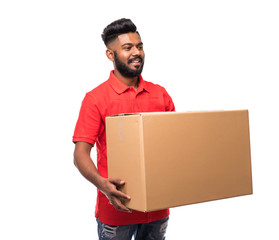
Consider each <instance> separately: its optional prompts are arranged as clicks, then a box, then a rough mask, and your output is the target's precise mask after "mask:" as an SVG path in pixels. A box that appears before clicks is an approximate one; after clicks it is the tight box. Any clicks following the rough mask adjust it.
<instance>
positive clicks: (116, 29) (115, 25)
mask: <svg viewBox="0 0 279 240" xmlns="http://www.w3.org/2000/svg"><path fill="white" fill-rule="evenodd" d="M130 32H132V33H137V34H139V33H138V31H137V27H136V25H135V24H134V23H133V22H132V21H131V20H130V19H126V18H121V19H118V20H116V21H114V22H112V23H111V24H109V25H108V26H107V27H106V28H105V29H104V31H103V34H102V39H103V41H104V43H105V45H106V46H108V45H109V43H111V42H112V41H113V40H115V39H116V38H117V37H118V35H120V34H124V33H130Z"/></svg>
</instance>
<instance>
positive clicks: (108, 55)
mask: <svg viewBox="0 0 279 240" xmlns="http://www.w3.org/2000/svg"><path fill="white" fill-rule="evenodd" d="M106 55H107V57H108V59H109V60H110V61H112V62H114V53H113V51H112V50H110V49H107V50H106Z"/></svg>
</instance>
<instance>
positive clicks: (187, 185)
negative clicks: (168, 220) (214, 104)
mask: <svg viewBox="0 0 279 240" xmlns="http://www.w3.org/2000/svg"><path fill="white" fill-rule="evenodd" d="M106 132H107V154H108V174H109V176H110V177H117V178H120V179H123V180H125V182H126V184H125V187H124V188H123V190H122V191H123V192H125V193H127V194H128V195H130V196H131V200H130V201H129V202H128V203H127V204H126V205H127V207H129V208H131V209H134V210H139V211H153V210H159V209H164V208H169V207H175V206H181V205H186V204H192V203H199V202H205V201H211V200H217V199H223V198H229V197H235V196H241V195H246V194H252V175H251V158H250V137H249V120H248V111H247V110H238V111H214V112H185V113H177V112H167V113H165V112H164V113H139V114H134V115H127V116H125V115H124V116H114V117H107V118H106Z"/></svg>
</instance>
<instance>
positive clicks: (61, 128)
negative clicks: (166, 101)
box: [0, 0, 279, 240]
mask: <svg viewBox="0 0 279 240" xmlns="http://www.w3.org/2000/svg"><path fill="white" fill-rule="evenodd" d="M277 2H278V1H270V0H265V1H259V0H254V1H248V0H241V1H240V0H234V1H221V0H219V1H217V0H212V1H202V0H196V1H178V0H172V1H162V0H161V1H115V0H114V1H89V0H88V1H82V0H81V1H71V0H67V1H63V0H48V1H38V0H37V1H35V0H33V1H31V0H26V1H13V0H6V1H5V0H4V1H1V3H0V79H1V87H0V98H1V99H0V100H1V102H0V104H1V109H0V112H1V120H0V121H1V124H0V135H1V138H0V139H1V140H0V141H1V142H0V147H1V151H0V153H1V155H0V159H1V165H0V185H1V189H0V190H1V197H0V220H1V223H0V226H1V231H0V239H4V240H9V239H29V240H33V239H34V240H35V239H36V240H37V239H40V240H44V239H47V240H49V239H84V240H86V239H88V240H89V239H97V235H96V222H95V219H94V205H95V196H96V193H95V192H96V191H95V187H94V186H93V185H91V184H90V183H89V182H87V181H86V180H85V179H84V178H83V177H82V176H81V175H80V173H79V172H78V171H77V169H76V168H75V167H74V165H73V157H72V153H73V149H74V144H73V143H72V142H71V138H72V134H73V130H74V126H75V122H76V120H77V117H78V112H79V108H80V104H81V101H82V99H83V97H84V95H85V93H86V92H87V91H90V90H91V89H93V88H94V87H96V86H97V85H98V84H100V83H101V82H103V81H105V80H106V79H107V78H108V76H109V71H110V70H111V69H112V64H111V62H109V60H107V59H106V56H105V47H104V45H103V42H102V40H101V37H100V35H101V33H102V30H103V28H104V27H105V26H106V25H107V24H109V23H110V22H112V21H114V20H116V19H118V18H121V17H126V18H131V19H132V20H133V21H134V22H135V24H136V25H137V27H138V30H139V32H140V34H141V36H142V40H143V42H144V48H145V52H146V62H145V69H144V72H143V76H144V78H145V79H146V80H148V81H152V82H154V83H158V84H160V85H162V86H164V87H165V88H166V89H167V90H168V92H169V94H170V95H171V96H172V98H173V101H174V102H175V104H176V110H177V111H198V110H223V109H224V110H229V109H249V113H250V134H251V153H252V168H253V169H252V170H253V186H254V194H253V195H250V196H244V197H238V198H232V199H226V200H219V201H214V202H208V203H201V204H195V205H190V206H183V207H178V208H174V209H172V211H171V220H170V222H169V228H168V233H167V239H170V240H176V239H179V240H180V239H191V240H200V239H214V240H218V239H220V240H224V239H226V240H230V239H233V240H235V239H240V240H241V239H255V238H256V237H257V239H268V240H272V239H279V233H278V216H279V211H278V202H279V197H278V183H279V181H278V180H279V177H278V176H279V174H278V161H279V154H278V147H279V146H278V136H279V131H278V130H279V129H278V122H279V117H278V103H279V97H278V86H277V85H276V83H277V82H278V80H279V68H278V66H279V44H278V43H279V31H278V30H279V14H278V12H279V8H278V4H277ZM93 155H94V154H93ZM276 228H277V229H276Z"/></svg>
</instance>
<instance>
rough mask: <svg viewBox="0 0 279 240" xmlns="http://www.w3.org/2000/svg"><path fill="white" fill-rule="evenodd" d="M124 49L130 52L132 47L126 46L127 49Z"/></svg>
mask: <svg viewBox="0 0 279 240" xmlns="http://www.w3.org/2000/svg"><path fill="white" fill-rule="evenodd" d="M123 49H124V50H126V51H130V50H131V47H130V46H126V47H123Z"/></svg>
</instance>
